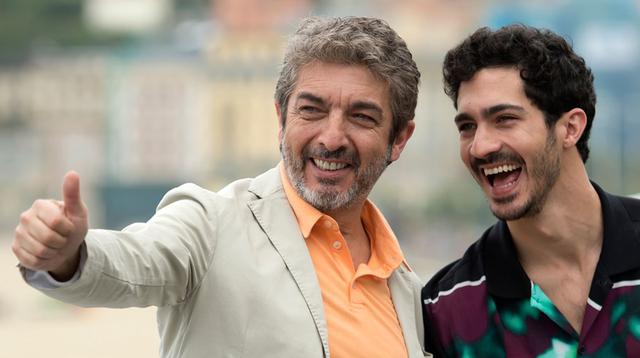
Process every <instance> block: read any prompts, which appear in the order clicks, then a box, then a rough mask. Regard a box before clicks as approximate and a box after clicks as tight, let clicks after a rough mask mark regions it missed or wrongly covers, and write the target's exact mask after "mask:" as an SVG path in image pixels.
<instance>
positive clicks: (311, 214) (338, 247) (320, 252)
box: [280, 163, 407, 358]
mask: <svg viewBox="0 0 640 358" xmlns="http://www.w3.org/2000/svg"><path fill="white" fill-rule="evenodd" d="M280 176H281V178H282V184H283V186H284V191H285V193H286V195H287V199H288V200H289V204H290V205H291V207H292V208H293V211H294V213H295V215H296V218H297V220H298V225H299V226H300V230H301V232H302V234H303V235H304V237H305V242H306V244H307V248H308V249H309V253H310V254H311V259H312V260H313V264H314V266H315V270H316V275H317V276H318V281H319V283H320V290H321V291H322V300H323V303H324V311H325V317H326V320H327V328H328V333H329V350H330V354H331V356H332V357H336V358H351V357H393V358H395V357H407V349H406V347H405V344H404V338H403V335H402V330H401V328H400V323H399V322H398V316H397V315H396V311H395V309H394V306H393V302H392V301H391V292H390V291H389V286H388V285H387V278H388V277H389V276H390V275H391V273H392V272H393V270H395V269H396V268H398V267H399V266H400V265H401V264H402V263H403V262H404V257H403V255H402V251H401V250H400V247H399V245H398V242H397V240H396V238H395V236H394V235H393V232H392V231H391V228H390V227H389V224H388V223H387V222H386V220H385V219H384V217H383V216H382V214H381V213H380V211H379V210H378V209H377V208H376V207H375V206H374V205H373V203H371V202H370V201H368V200H367V202H366V203H365V205H364V208H363V210H362V215H361V219H362V222H363V224H364V227H365V230H366V231H367V234H368V236H369V238H370V242H371V258H370V259H369V262H368V263H367V264H360V266H359V267H358V268H357V269H354V267H353V262H352V260H351V254H350V253H349V249H348V246H347V242H346V241H345V239H344V237H343V236H342V234H341V233H340V228H339V227H338V224H337V222H336V221H335V220H333V218H331V217H330V216H328V215H325V214H323V213H321V212H320V211H318V210H317V209H315V208H314V207H312V206H311V205H309V204H308V203H307V202H306V201H304V200H303V199H302V198H300V197H299V196H298V194H297V192H296V191H295V189H294V188H293V187H292V186H291V184H290V183H289V180H288V177H287V175H286V173H285V170H284V165H283V164H282V163H280Z"/></svg>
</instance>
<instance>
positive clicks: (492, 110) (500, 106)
mask: <svg viewBox="0 0 640 358" xmlns="http://www.w3.org/2000/svg"><path fill="white" fill-rule="evenodd" d="M507 109H510V110H515V111H518V112H524V108H523V107H522V106H518V105H516V104H509V103H501V104H496V105H495V106H491V107H489V108H486V109H484V110H483V111H482V116H483V117H485V118H486V117H491V116H492V115H494V114H496V113H498V112H502V111H504V110H507Z"/></svg>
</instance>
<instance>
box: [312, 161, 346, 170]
mask: <svg viewBox="0 0 640 358" xmlns="http://www.w3.org/2000/svg"><path fill="white" fill-rule="evenodd" d="M314 162H315V163H316V166H317V167H318V168H320V169H322V170H338V169H342V168H344V167H346V166H347V164H346V163H336V162H327V161H325V160H320V159H315V160H314Z"/></svg>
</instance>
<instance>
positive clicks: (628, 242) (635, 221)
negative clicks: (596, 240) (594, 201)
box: [591, 182, 640, 276]
mask: <svg viewBox="0 0 640 358" xmlns="http://www.w3.org/2000/svg"><path fill="white" fill-rule="evenodd" d="M591 184H592V185H593V187H594V188H595V190H596V192H597V193H598V197H599V198H600V205H601V206H602V225H603V241H602V252H601V253H600V259H599V260H598V266H599V268H601V269H602V270H603V272H604V273H606V274H607V275H608V276H612V275H616V274H620V273H623V272H625V271H629V270H631V269H634V268H640V260H638V257H637V253H638V252H640V205H639V204H638V203H640V202H638V201H637V200H636V199H630V198H622V197H618V196H615V195H611V194H608V193H606V192H605V191H604V190H602V188H600V187H599V186H598V185H597V184H596V183H593V182H592V183H591ZM625 201H628V202H629V204H630V205H634V206H636V207H637V208H638V209H637V210H636V211H629V209H628V208H627V206H625Z"/></svg>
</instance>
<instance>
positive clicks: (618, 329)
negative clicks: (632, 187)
mask: <svg viewBox="0 0 640 358" xmlns="http://www.w3.org/2000/svg"><path fill="white" fill-rule="evenodd" d="M593 186H594V187H595V189H596V191H597V192H598V196H599V197H600V202H601V205H602V215H603V225H604V229H603V244H602V251H601V253H600V258H599V260H598V263H597V266H596V271H595V273H594V277H593V280H592V282H591V288H590V291H589V298H588V300H587V305H586V309H585V312H584V318H583V323H582V328H581V330H580V333H577V332H576V330H574V329H573V328H572V326H571V325H570V324H569V322H568V321H567V319H566V318H565V317H564V316H563V315H562V313H560V311H559V310H558V309H557V308H556V307H555V306H554V304H553V302H551V300H550V299H549V298H548V297H547V296H546V295H545V294H544V292H543V291H542V289H540V287H539V286H538V285H536V283H534V282H532V281H531V280H530V279H529V278H528V277H527V274H526V273H525V271H524V270H523V268H522V266H521V265H520V262H519V261H518V258H517V253H516V249H515V246H514V244H513V239H512V237H511V234H510V232H509V228H508V226H507V224H506V222H504V221H499V222H498V223H496V224H495V225H494V226H492V227H491V228H489V229H488V230H487V231H486V232H485V233H484V234H483V235H482V237H481V238H480V240H478V241H477V242H476V243H474V244H473V245H472V246H471V247H470V248H469V249H468V250H467V252H466V253H465V254H464V256H463V257H462V258H461V259H460V260H458V261H456V262H453V263H452V264H450V265H448V266H447V267H445V268H443V269H442V270H441V271H440V272H438V273H437V274H436V275H435V276H434V277H433V278H432V279H431V280H430V281H429V282H428V283H427V285H426V286H425V287H424V289H423V290H422V299H423V311H424V318H425V320H424V322H425V332H426V337H425V340H426V345H427V346H426V349H427V351H430V352H432V353H434V355H435V357H492V358H494V357H495V358H497V357H544V358H547V357H553V358H555V357H576V356H584V357H607V358H608V357H640V200H636V199H631V198H624V197H618V196H614V195H610V194H607V193H605V192H604V191H603V190H602V189H600V188H599V187H598V186H597V185H596V184H593Z"/></svg>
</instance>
